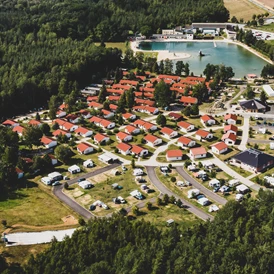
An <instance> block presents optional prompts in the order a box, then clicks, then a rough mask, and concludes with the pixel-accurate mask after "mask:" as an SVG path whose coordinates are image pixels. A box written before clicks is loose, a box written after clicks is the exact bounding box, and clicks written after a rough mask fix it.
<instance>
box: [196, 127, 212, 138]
mask: <svg viewBox="0 0 274 274" xmlns="http://www.w3.org/2000/svg"><path fill="white" fill-rule="evenodd" d="M208 134H210V132H208V131H206V130H203V129H198V130H197V131H196V135H199V136H201V137H202V138H206V137H207V136H208Z"/></svg>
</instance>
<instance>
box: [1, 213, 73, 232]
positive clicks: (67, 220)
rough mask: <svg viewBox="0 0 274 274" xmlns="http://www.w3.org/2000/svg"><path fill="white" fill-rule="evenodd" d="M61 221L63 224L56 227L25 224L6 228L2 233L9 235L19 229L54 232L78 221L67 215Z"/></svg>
mask: <svg viewBox="0 0 274 274" xmlns="http://www.w3.org/2000/svg"><path fill="white" fill-rule="evenodd" d="M62 221H63V222H64V223H63V224H58V225H44V226H36V225H25V224H14V225H12V226H11V227H9V228H7V229H5V230H4V232H3V233H6V234H8V233H10V232H11V231H12V230H14V229H18V228H19V229H20V228H29V229H33V230H37V231H39V230H55V229H59V228H63V227H67V226H73V225H77V224H78V220H77V219H75V218H74V217H73V216H71V215H69V216H66V217H63V218H62Z"/></svg>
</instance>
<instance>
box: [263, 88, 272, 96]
mask: <svg viewBox="0 0 274 274" xmlns="http://www.w3.org/2000/svg"><path fill="white" fill-rule="evenodd" d="M263 90H264V91H265V93H266V94H267V95H268V96H269V97H272V96H274V90H273V89H272V87H271V86H270V85H263Z"/></svg>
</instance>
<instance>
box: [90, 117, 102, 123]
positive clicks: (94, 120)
mask: <svg viewBox="0 0 274 274" xmlns="http://www.w3.org/2000/svg"><path fill="white" fill-rule="evenodd" d="M89 121H90V122H91V123H100V122H101V121H102V118H99V117H97V116H92V117H91V118H90V119H89Z"/></svg>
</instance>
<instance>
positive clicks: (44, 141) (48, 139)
mask: <svg viewBox="0 0 274 274" xmlns="http://www.w3.org/2000/svg"><path fill="white" fill-rule="evenodd" d="M54 141H55V140H53V139H52V138H49V137H47V136H43V137H42V138H41V143H42V144H44V145H48V144H50V143H51V142H54Z"/></svg>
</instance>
